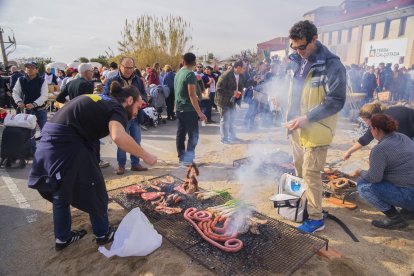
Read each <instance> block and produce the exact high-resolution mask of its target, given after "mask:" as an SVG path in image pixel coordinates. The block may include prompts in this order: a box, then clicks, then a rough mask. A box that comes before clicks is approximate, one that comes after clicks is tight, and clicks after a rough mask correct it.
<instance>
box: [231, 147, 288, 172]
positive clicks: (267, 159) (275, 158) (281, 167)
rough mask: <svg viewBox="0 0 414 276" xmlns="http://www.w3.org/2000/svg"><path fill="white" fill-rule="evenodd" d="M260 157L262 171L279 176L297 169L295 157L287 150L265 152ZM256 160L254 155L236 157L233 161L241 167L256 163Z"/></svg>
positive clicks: (236, 166)
mask: <svg viewBox="0 0 414 276" xmlns="http://www.w3.org/2000/svg"><path fill="white" fill-rule="evenodd" d="M260 157H261V158H260V166H259V168H258V170H260V172H262V173H265V174H268V175H272V176H276V177H277V176H280V175H282V174H283V173H285V172H286V173H294V171H295V169H294V166H293V159H292V157H291V156H290V155H289V154H288V153H286V152H283V151H276V152H272V153H268V154H264V155H263V156H262V155H261V156H260ZM254 160H255V157H253V156H249V157H244V158H240V159H236V160H234V161H233V167H235V168H239V167H242V166H248V165H251V164H252V163H254V162H255V161H254ZM256 160H257V158H256ZM256 162H257V161H256Z"/></svg>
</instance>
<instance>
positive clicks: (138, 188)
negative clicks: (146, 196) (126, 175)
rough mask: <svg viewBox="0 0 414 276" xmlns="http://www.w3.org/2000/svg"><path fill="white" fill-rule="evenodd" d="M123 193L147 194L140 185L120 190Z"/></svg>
mask: <svg viewBox="0 0 414 276" xmlns="http://www.w3.org/2000/svg"><path fill="white" fill-rule="evenodd" d="M122 192H123V193H125V194H127V195H139V194H142V193H145V192H147V191H146V190H144V189H143V188H142V187H141V186H140V185H135V186H130V187H127V188H125V189H123V190H122Z"/></svg>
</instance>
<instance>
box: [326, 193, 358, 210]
mask: <svg viewBox="0 0 414 276" xmlns="http://www.w3.org/2000/svg"><path fill="white" fill-rule="evenodd" d="M325 201H326V202H327V203H330V204H334V205H336V206H339V207H342V208H347V209H350V210H354V209H356V208H357V207H358V206H357V205H356V204H354V203H352V202H349V201H346V200H345V201H343V200H342V199H340V198H336V197H332V196H331V197H328V198H325Z"/></svg>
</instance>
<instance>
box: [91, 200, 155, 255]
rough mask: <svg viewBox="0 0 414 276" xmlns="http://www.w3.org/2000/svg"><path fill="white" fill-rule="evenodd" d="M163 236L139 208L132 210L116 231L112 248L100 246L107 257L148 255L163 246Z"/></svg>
mask: <svg viewBox="0 0 414 276" xmlns="http://www.w3.org/2000/svg"><path fill="white" fill-rule="evenodd" d="M161 243H162V236H161V235H160V234H158V232H157V231H156V230H155V229H154V226H153V225H152V224H151V223H150V222H149V221H148V218H147V217H146V216H145V215H144V213H142V212H141V210H140V209H139V208H135V209H133V210H131V212H129V213H128V214H127V215H126V216H125V217H124V218H123V219H122V221H121V224H120V225H119V227H118V229H117V230H116V232H115V237H114V242H113V243H112V246H111V249H110V250H108V249H106V248H105V247H103V246H100V247H99V249H98V250H99V252H101V253H102V254H104V255H105V256H106V257H107V258H110V257H112V256H115V255H117V256H119V257H128V256H146V255H148V254H150V253H151V252H153V251H154V250H155V249H157V248H158V247H160V246H161Z"/></svg>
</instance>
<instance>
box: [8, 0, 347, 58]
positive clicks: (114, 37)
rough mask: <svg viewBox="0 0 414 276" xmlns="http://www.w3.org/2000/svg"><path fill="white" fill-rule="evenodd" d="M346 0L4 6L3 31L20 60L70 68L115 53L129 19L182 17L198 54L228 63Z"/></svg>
mask: <svg viewBox="0 0 414 276" xmlns="http://www.w3.org/2000/svg"><path fill="white" fill-rule="evenodd" d="M342 1H343V0H313V1H310V0H295V1H290V0H255V1H253V0H250V1H244V0H209V1H195V0H192V1H190V0H164V1H161V0H148V1H143V0H95V1H87V0H70V1H61V0H41V1H36V0H0V27H2V28H4V30H5V32H6V34H9V33H10V29H12V30H13V31H14V34H15V37H16V41H17V45H18V46H17V50H16V51H15V52H14V53H12V54H11V55H9V59H10V60H12V59H14V58H18V57H34V56H38V57H51V58H52V59H53V60H54V61H62V62H65V63H68V62H71V61H73V60H74V59H77V58H79V57H81V56H84V57H87V58H92V57H97V56H98V55H100V54H104V53H105V50H107V49H108V46H109V47H111V48H112V49H113V50H114V51H115V53H118V51H117V41H118V40H120V39H121V29H122V27H123V25H124V22H125V19H128V20H134V19H136V18H137V17H139V16H141V15H144V14H148V15H156V16H159V17H163V16H168V15H170V14H172V15H174V16H182V17H183V18H184V19H185V20H186V21H188V22H190V23H191V35H192V38H193V39H192V43H191V44H192V45H194V46H195V50H194V52H195V53H196V54H197V55H202V54H205V53H207V52H212V53H214V54H215V55H216V56H217V57H219V58H221V59H224V58H227V57H229V56H230V55H232V54H238V53H240V51H242V50H246V49H255V48H256V44H257V43H260V42H263V41H267V40H270V39H272V38H275V37H278V36H287V34H288V31H289V28H290V27H291V26H292V25H293V24H294V23H295V22H297V21H299V20H301V19H302V16H303V14H304V13H305V12H308V11H310V10H313V9H315V8H318V7H319V6H323V5H339V4H340V3H341V2H342Z"/></svg>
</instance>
